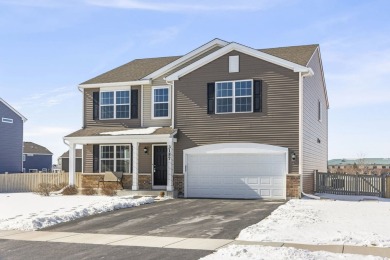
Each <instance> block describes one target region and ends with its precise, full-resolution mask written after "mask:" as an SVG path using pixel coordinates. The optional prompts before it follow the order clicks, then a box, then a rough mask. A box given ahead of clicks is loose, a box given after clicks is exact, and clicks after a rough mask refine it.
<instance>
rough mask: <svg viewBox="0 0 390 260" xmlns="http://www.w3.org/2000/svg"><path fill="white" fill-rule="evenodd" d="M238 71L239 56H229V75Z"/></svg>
mask: <svg viewBox="0 0 390 260" xmlns="http://www.w3.org/2000/svg"><path fill="white" fill-rule="evenodd" d="M239 71H240V56H229V73H233V72H239Z"/></svg>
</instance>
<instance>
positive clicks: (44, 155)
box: [23, 142, 53, 172]
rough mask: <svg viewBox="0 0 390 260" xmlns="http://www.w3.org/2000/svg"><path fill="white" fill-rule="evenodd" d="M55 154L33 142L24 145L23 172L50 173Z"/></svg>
mask: <svg viewBox="0 0 390 260" xmlns="http://www.w3.org/2000/svg"><path fill="white" fill-rule="evenodd" d="M52 161H53V153H52V152H50V151H49V150H48V149H47V148H46V147H43V146H41V145H39V144H36V143H33V142H24V143H23V172H50V171H51V168H52V163H53V162H52Z"/></svg>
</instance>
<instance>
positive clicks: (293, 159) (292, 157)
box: [291, 152, 297, 162]
mask: <svg viewBox="0 0 390 260" xmlns="http://www.w3.org/2000/svg"><path fill="white" fill-rule="evenodd" d="M295 159H297V157H296V155H295V153H294V152H292V153H291V160H292V161H293V162H295Z"/></svg>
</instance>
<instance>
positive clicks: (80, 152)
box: [60, 149, 83, 158]
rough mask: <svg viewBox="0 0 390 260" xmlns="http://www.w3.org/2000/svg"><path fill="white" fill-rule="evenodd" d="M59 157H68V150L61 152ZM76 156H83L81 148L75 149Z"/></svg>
mask: <svg viewBox="0 0 390 260" xmlns="http://www.w3.org/2000/svg"><path fill="white" fill-rule="evenodd" d="M60 158H69V150H68V151H66V152H65V153H63V154H62V155H61V156H60ZM76 158H83V149H76Z"/></svg>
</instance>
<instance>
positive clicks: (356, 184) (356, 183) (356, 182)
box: [355, 175, 360, 195]
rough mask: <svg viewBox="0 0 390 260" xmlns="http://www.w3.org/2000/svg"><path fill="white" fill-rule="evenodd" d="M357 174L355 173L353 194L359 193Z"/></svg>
mask: <svg viewBox="0 0 390 260" xmlns="http://www.w3.org/2000/svg"><path fill="white" fill-rule="evenodd" d="M359 181H360V180H359V175H355V195H359Z"/></svg>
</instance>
